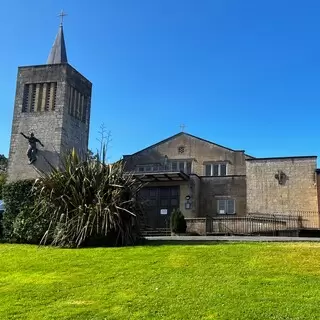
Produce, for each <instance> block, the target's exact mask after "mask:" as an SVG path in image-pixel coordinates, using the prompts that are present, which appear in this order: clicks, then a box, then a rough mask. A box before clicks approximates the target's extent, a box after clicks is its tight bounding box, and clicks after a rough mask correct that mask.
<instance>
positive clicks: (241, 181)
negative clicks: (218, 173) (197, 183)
mask: <svg viewBox="0 0 320 320" xmlns="http://www.w3.org/2000/svg"><path fill="white" fill-rule="evenodd" d="M218 199H235V209H236V215H237V216H239V215H240V216H241V215H245V214H246V177H245V176H232V177H201V195H200V215H201V216H202V217H204V216H206V215H208V216H216V215H218V208H217V200H218Z"/></svg>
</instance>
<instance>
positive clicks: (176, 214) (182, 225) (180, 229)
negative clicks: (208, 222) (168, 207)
mask: <svg viewBox="0 0 320 320" xmlns="http://www.w3.org/2000/svg"><path fill="white" fill-rule="evenodd" d="M170 227H171V231H172V232H173V233H185V232H186V230H187V223H186V220H185V218H184V215H183V214H182V212H181V211H180V210H179V209H175V210H173V212H172V214H171V217H170Z"/></svg>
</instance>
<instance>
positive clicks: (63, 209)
mask: <svg viewBox="0 0 320 320" xmlns="http://www.w3.org/2000/svg"><path fill="white" fill-rule="evenodd" d="M105 160H106V148H105V146H104V147H103V150H102V152H101V153H100V154H97V156H96V158H95V159H93V158H92V157H87V158H86V159H85V161H81V160H80V158H79V156H78V155H77V154H76V152H75V151H74V150H73V151H72V152H71V153H70V154H69V155H68V156H67V157H65V159H64V160H63V168H62V169H57V168H54V167H51V172H50V173H45V172H41V173H40V178H39V179H37V180H36V182H35V184H34V187H33V191H34V192H35V194H36V200H35V209H34V210H36V211H37V212H38V213H40V215H41V216H43V217H46V218H47V219H48V218H49V227H48V230H47V231H46V233H45V235H44V236H43V239H42V240H41V243H43V244H45V243H47V242H49V241H50V242H51V244H53V245H58V246H62V247H80V246H85V245H92V244H94V245H96V244H99V245H116V246H119V245H130V244H134V242H135V240H136V239H137V236H138V235H139V221H140V218H141V216H142V209H141V206H140V203H139V202H137V201H136V196H135V195H136V193H137V191H138V190H139V189H140V188H141V184H138V183H137V181H136V180H135V179H134V177H133V176H132V175H130V174H126V173H125V172H124V165H123V163H122V161H119V162H117V163H115V164H107V163H106V161H105Z"/></svg>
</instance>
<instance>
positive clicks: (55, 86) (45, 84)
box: [8, 12, 92, 182]
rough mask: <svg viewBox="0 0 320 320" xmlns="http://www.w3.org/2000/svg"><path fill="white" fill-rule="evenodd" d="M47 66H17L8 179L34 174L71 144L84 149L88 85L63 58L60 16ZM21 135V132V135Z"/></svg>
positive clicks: (89, 109) (88, 107)
mask: <svg viewBox="0 0 320 320" xmlns="http://www.w3.org/2000/svg"><path fill="white" fill-rule="evenodd" d="M59 16H60V17H61V23H60V26H59V30H58V33H57V36H56V38H55V41H54V43H53V46H52V48H51V51H50V53H49V56H48V60H47V63H46V64H43V65H34V66H22V67H18V75H17V83H16V95H15V103H14V111H13V121H12V130H11V141H10V151H9V164H8V181H9V182H12V181H16V180H22V179H34V178H37V176H38V172H37V169H40V170H45V171H48V170H50V166H49V163H50V164H52V165H54V166H57V165H59V163H60V160H61V156H62V155H63V154H64V153H65V152H68V151H70V150H71V149H73V148H75V150H77V152H78V153H79V154H80V155H83V154H85V153H86V152H87V150H88V139H89V124H90V111H91V92H92V84H91V82H90V81H89V80H88V79H86V78H85V77H84V76H83V75H82V74H80V73H79V72H78V71H77V70H76V69H74V68H73V67H72V66H71V65H70V64H69V63H68V59H67V51H66V45H65V40H64V32H63V31H64V30H63V18H64V16H65V13H64V12H61V13H60V15H59ZM21 133H23V134H24V135H22V134H21ZM31 134H34V137H35V138H36V139H38V140H40V141H41V143H42V144H43V147H42V146H41V144H40V143H37V150H36V153H35V154H36V156H37V157H36V160H35V161H34V162H32V164H29V159H28V157H27V150H28V148H29V143H28V140H27V139H26V138H25V136H26V137H30V136H31Z"/></svg>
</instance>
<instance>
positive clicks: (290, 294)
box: [0, 243, 320, 320]
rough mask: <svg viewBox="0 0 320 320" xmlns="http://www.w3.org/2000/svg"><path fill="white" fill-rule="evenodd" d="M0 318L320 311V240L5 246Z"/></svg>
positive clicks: (285, 315) (233, 319)
mask: <svg viewBox="0 0 320 320" xmlns="http://www.w3.org/2000/svg"><path fill="white" fill-rule="evenodd" d="M0 319H1V320H5V319H24V320H27V319H34V320H44V319H59V320H61V319H85V320H89V319H130V320H131V319H139V320H142V319H179V320H185V319H226V320H240V319H246V320H247V319H254V320H262V319H268V320H271V319H281V320H284V319H288V320H289V319H290V320H293V319H306V320H312V319H320V244H315V243H293V244H281V243H280V244H279V243H250V244H249V243H236V244H231V243H227V244H225V243H221V244H212V245H185V246H182V245H172V246H169V245H168V246H141V247H135V248H133V247H132V248H93V249H57V248H49V247H40V248H39V247H36V246H28V245H7V244H0Z"/></svg>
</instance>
